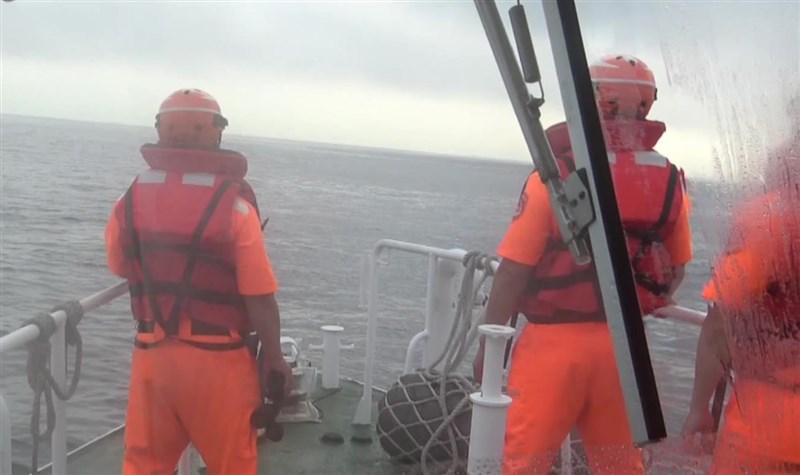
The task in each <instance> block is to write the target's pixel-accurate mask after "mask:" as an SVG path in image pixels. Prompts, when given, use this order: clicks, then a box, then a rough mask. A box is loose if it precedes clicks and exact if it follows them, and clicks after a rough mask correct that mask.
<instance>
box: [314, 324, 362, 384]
mask: <svg viewBox="0 0 800 475" xmlns="http://www.w3.org/2000/svg"><path fill="white" fill-rule="evenodd" d="M320 329H321V330H322V345H309V348H310V349H312V350H322V387H323V388H324V389H336V388H338V387H339V366H340V365H339V362H340V360H341V358H340V356H341V350H352V349H353V348H355V346H354V345H342V342H341V338H340V337H341V333H342V332H343V331H344V327H340V326H339V325H322V327H320Z"/></svg>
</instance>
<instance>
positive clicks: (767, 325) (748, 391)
mask: <svg viewBox="0 0 800 475" xmlns="http://www.w3.org/2000/svg"><path fill="white" fill-rule="evenodd" d="M798 105H800V104H798ZM794 113H795V114H796V113H797V112H796V111H794ZM794 132H795V134H794V138H793V139H792V140H790V141H789V142H788V145H787V146H785V147H781V148H780V149H779V150H778V151H777V152H775V153H774V154H773V155H772V156H771V157H770V158H769V161H768V164H767V171H766V177H765V182H766V193H764V194H763V195H761V196H760V197H758V198H757V199H754V200H751V201H749V202H747V203H746V204H745V205H744V206H743V207H742V208H741V209H739V210H738V211H737V212H736V213H735V215H734V216H735V219H734V221H733V224H732V227H731V234H730V238H729V241H728V243H727V249H726V250H725V253H724V254H723V255H722V256H721V257H720V259H719V261H718V262H717V264H716V266H715V267H714V269H713V277H712V279H711V281H710V282H709V283H708V284H707V285H706V287H705V289H704V291H703V296H704V297H705V299H706V300H707V301H708V302H709V311H708V315H707V316H706V320H705V322H704V323H703V328H702V330H701V333H700V339H699V342H698V346H697V360H696V362H695V380H694V388H693V391H692V400H691V405H690V409H689V415H688V417H687V419H686V422H685V424H684V433H685V434H687V435H691V434H695V433H707V432H711V431H712V430H713V419H712V416H711V414H710V412H709V401H710V400H711V397H712V395H713V393H714V389H715V387H716V385H717V384H718V383H719V381H720V380H721V379H722V378H723V377H726V375H729V376H731V375H732V376H733V378H732V391H731V397H730V400H729V402H728V406H727V409H726V411H725V419H724V424H723V426H722V429H721V431H720V434H719V436H718V437H717V443H716V448H715V454H714V463H713V468H712V471H711V472H712V473H713V474H715V475H727V474H738V473H749V474H754V475H760V474H770V475H772V474H779V473H780V474H784V473H787V474H788V473H800V191H798V190H799V189H800V188H798V187H799V186H800V121H798V122H796V123H795V131H794Z"/></svg>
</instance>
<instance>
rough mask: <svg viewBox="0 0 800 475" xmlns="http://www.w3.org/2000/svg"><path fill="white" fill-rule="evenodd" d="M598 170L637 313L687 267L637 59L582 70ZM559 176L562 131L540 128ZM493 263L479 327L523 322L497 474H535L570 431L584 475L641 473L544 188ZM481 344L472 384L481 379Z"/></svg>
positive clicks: (532, 192) (595, 310) (607, 342)
mask: <svg viewBox="0 0 800 475" xmlns="http://www.w3.org/2000/svg"><path fill="white" fill-rule="evenodd" d="M590 69H591V76H592V81H593V83H594V85H595V96H596V99H597V101H598V108H599V110H600V112H601V114H602V122H603V129H604V133H605V141H606V146H607V148H608V149H609V162H610V163H611V164H612V174H613V177H614V182H615V189H616V195H617V200H618V202H619V208H620V214H621V217H622V221H623V226H624V228H625V231H626V236H627V241H628V248H629V253H630V257H631V261H632V264H633V270H634V275H635V277H636V283H637V290H638V297H639V300H640V305H641V307H642V313H643V314H647V313H648V312H650V311H652V310H654V309H655V308H658V307H661V306H664V305H667V304H668V303H670V301H671V295H672V293H673V292H674V291H675V290H676V288H677V287H678V285H679V284H680V281H681V279H682V277H683V267H684V265H685V264H686V263H687V262H689V261H690V260H691V255H692V254H691V234H690V230H689V222H688V212H689V207H688V199H687V198H686V193H685V185H684V181H683V174H682V171H680V170H679V169H678V168H677V167H675V166H674V165H673V164H671V163H670V162H669V160H667V159H666V158H665V157H664V156H662V155H660V154H658V153H657V152H655V151H654V150H653V147H654V146H655V145H656V143H657V141H658V140H659V138H660V137H661V135H662V134H663V133H664V131H665V126H664V124H663V123H661V122H655V121H649V120H646V119H645V118H646V116H647V114H648V112H649V111H650V108H651V106H652V105H653V102H654V101H655V99H656V87H655V79H654V76H653V73H652V71H650V69H649V68H648V67H647V66H646V65H645V64H644V63H643V62H642V61H641V60H639V59H637V58H633V57H629V56H621V55H618V56H607V57H604V58H602V59H601V60H600V61H599V62H597V63H595V64H593V65H592V66H591V68H590ZM547 135H548V138H549V141H550V145H551V147H552V149H553V153H554V155H555V156H556V158H557V160H558V162H559V166H560V167H561V173H562V177H565V176H566V173H568V172H569V171H571V170H573V169H574V166H575V165H574V160H573V158H572V151H571V145H570V142H569V136H568V133H567V128H566V125H565V124H563V123H562V124H558V125H555V126H553V127H550V128H549V129H548V130H547ZM498 254H499V255H500V256H501V257H502V258H503V260H502V262H501V264H500V267H499V269H498V271H497V274H496V276H495V278H494V283H493V286H492V290H491V295H490V297H489V302H488V306H487V310H486V322H487V323H495V324H504V323H506V322H507V321H508V318H509V316H510V315H512V313H522V314H524V315H525V317H526V318H527V320H528V322H529V324H528V325H527V326H526V327H525V329H524V330H523V332H522V334H521V336H520V337H519V340H518V342H517V344H516V346H515V348H514V352H513V356H512V358H513V359H512V365H511V369H510V374H509V379H508V393H509V395H510V396H511V397H512V398H513V402H512V403H511V407H510V408H509V413H508V423H507V428H506V443H505V453H504V460H503V467H504V468H503V471H504V473H505V474H508V473H517V472H518V473H525V474H529V473H534V474H539V473H541V474H546V473H549V469H550V467H551V466H552V464H553V461H554V458H555V455H556V454H557V453H558V450H559V447H560V445H561V442H562V441H563V440H564V439H565V437H566V436H567V435H568V434H569V433H570V431H571V430H572V428H573V427H575V426H577V427H578V429H579V430H580V432H581V437H582V439H583V442H584V445H585V447H586V451H587V455H588V458H589V463H590V466H591V469H592V472H593V473H594V474H596V475H597V474H615V475H620V474H630V473H639V474H640V473H642V471H643V467H642V461H641V456H640V454H639V452H638V450H636V449H635V447H634V446H633V443H632V436H631V432H630V428H629V425H628V419H627V415H626V410H625V402H624V400H623V394H622V388H621V385H620V381H619V375H618V373H617V367H616V362H615V359H614V349H613V345H612V340H611V334H610V331H609V329H608V326H607V324H606V319H605V313H604V310H603V305H602V303H601V302H602V301H601V297H600V294H599V291H598V289H597V277H596V274H595V270H594V267H593V266H592V265H588V266H577V265H576V264H575V262H574V260H573V259H572V256H571V255H570V253H569V251H568V249H567V247H566V246H565V245H564V243H563V241H562V238H561V236H560V233H559V230H558V225H557V223H556V221H555V217H554V214H553V211H552V208H551V206H550V200H549V197H548V193H547V190H546V188H545V186H544V185H543V184H542V182H541V181H540V179H539V177H538V175H537V173H536V172H535V171H534V172H533V174H531V176H530V177H529V178H528V181H527V183H526V185H525V188H524V190H523V192H522V195H521V196H520V200H519V204H518V208H517V213H516V215H515V216H514V218H513V220H512V222H511V225H510V227H509V229H508V232H507V233H506V235H505V237H504V238H503V240H502V242H501V244H500V246H499V249H498ZM483 353H484V347H483V342H481V346H480V349H479V351H478V354H477V356H476V359H475V363H474V367H475V376H476V378H479V379H480V377H481V373H482V371H483V369H482V364H483Z"/></svg>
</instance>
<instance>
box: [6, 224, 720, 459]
mask: <svg viewBox="0 0 800 475" xmlns="http://www.w3.org/2000/svg"><path fill="white" fill-rule="evenodd" d="M388 249H393V250H398V251H403V252H407V253H411V254H417V255H426V256H428V280H427V296H426V312H425V327H424V329H423V331H422V332H420V333H417V334H416V335H415V336H414V337H413V338H412V339H411V341H410V342H409V346H408V350H407V353H406V362H405V364H404V367H405V370H406V372H408V371H410V370H412V369H413V368H410V365H411V361H412V360H413V354H414V352H415V350H416V349H417V348H418V347H419V346H421V345H423V344H424V354H423V360H424V362H425V364H429V363H431V362H433V360H434V359H435V358H436V357H437V356H438V355H439V354H440V353H441V351H442V349H443V348H444V345H445V344H446V340H447V336H448V335H449V331H450V327H451V325H452V323H453V319H454V315H453V306H454V304H455V299H456V298H457V295H458V291H457V285H458V282H459V279H460V277H461V274H463V271H462V267H461V265H460V263H461V262H462V261H463V259H464V257H465V256H466V255H467V251H465V250H463V249H441V248H436V247H431V246H425V245H420V244H414V243H408V242H402V241H395V240H388V239H385V240H381V241H379V242H378V243H377V244H376V245H375V247H374V249H373V251H372V253H371V254H370V255H369V259H367V260H365V261H364V262H362V267H361V269H362V279H361V295H362V300H367V305H368V322H367V345H366V361H365V370H364V393H363V394H362V398H361V401H360V402H359V405H358V408H357V410H356V414H355V416H354V419H353V422H354V423H355V424H371V413H372V391H371V390H370V389H371V388H372V387H373V372H374V356H375V346H376V337H377V326H378V320H377V318H378V308H377V305H378V283H379V278H378V264H379V262H380V259H381V257H382V255H383V252H384V251H385V250H388ZM492 269H493V270H497V263H496V262H492ZM478 280H479V279H478ZM478 280H476V281H478ZM365 283H366V284H367V285H365ZM126 293H127V284H126V282H120V283H118V284H116V285H114V286H112V287H109V288H107V289H104V290H102V291H100V292H98V293H96V294H93V295H90V296H88V297H86V298H84V299H82V300H80V301H79V303H80V304H81V307H82V308H83V310H84V313H89V312H91V311H93V310H95V309H97V308H98V307H101V306H103V305H106V304H108V303H109V302H111V301H113V300H114V299H116V298H118V297H120V296H122V295H124V294H126ZM365 294H367V295H365ZM365 297H366V298H365ZM653 313H654V315H656V316H658V317H662V318H668V319H672V320H676V321H680V322H684V323H689V324H692V325H700V324H702V322H703V318H704V314H703V313H702V312H698V311H696V310H691V309H687V308H683V307H679V306H669V307H665V308H662V309H659V310H657V311H655V312H653ZM51 317H52V318H53V321H54V322H55V323H56V326H57V330H56V332H55V333H54V334H53V335H52V336H51V345H52V351H51V355H50V358H51V361H50V368H51V371H52V374H53V379H54V381H55V382H56V383H57V384H59V385H64V384H65V381H66V365H65V364H64V357H65V355H66V340H65V322H66V319H67V315H66V313H65V312H64V311H62V310H58V311H55V312H53V313H52V314H51ZM38 337H39V328H38V327H37V326H36V325H33V324H29V325H26V326H24V327H22V328H20V329H18V330H16V331H13V332H11V333H9V334H7V335H5V336H3V337H0V357H2V355H5V354H7V353H9V352H11V351H16V350H20V349H23V348H25V347H26V345H27V344H28V343H31V342H32V341H34V340H36V339H37V338H38ZM54 409H55V420H56V423H55V429H54V430H53V433H52V436H51V450H52V458H51V460H52V461H51V463H50V464H49V465H50V466H51V471H52V473H55V474H64V473H67V469H66V463H67V443H66V426H65V424H64V421H65V420H66V411H67V406H66V401H62V400H60V399H59V398H54ZM564 444H565V445H564V447H566V448H567V449H568V448H569V444H570V439H569V437H568V438H567V439H566V440H565V442H564ZM566 453H567V454H569V451H568V450H567V451H566ZM189 454H190V449H187V450H186V451H185V452H184V454H183V456H182V458H181V461H180V463H179V465H178V473H179V474H180V475H183V474H187V473H188V472H189V468H190V466H189V465H190V464H189ZM565 465H566V466H567V467H568V464H565ZM11 469H12V458H11V428H10V414H9V411H8V407H7V405H6V402H5V400H4V399H3V395H2V394H1V393H0V475H6V474H8V475H10V474H11ZM565 473H567V472H565Z"/></svg>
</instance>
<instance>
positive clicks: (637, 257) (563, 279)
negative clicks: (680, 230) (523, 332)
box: [518, 151, 683, 324]
mask: <svg viewBox="0 0 800 475" xmlns="http://www.w3.org/2000/svg"><path fill="white" fill-rule="evenodd" d="M623 154H626V155H627V157H626V156H625V155H623ZM618 155H619V156H618ZM631 155H632V157H631ZM609 157H610V158H609V161H610V162H611V164H612V172H614V171H617V170H619V167H620V166H624V167H631V164H630V163H629V164H617V161H618V159H619V160H623V159H627V160H629V159H631V158H632V159H633V163H634V164H635V165H636V166H637V167H645V168H647V167H651V166H655V167H667V166H668V167H669V175H668V178H667V179H666V181H667V183H666V185H665V187H664V188H665V191H664V198H663V202H662V203H663V204H662V206H661V208H660V212H659V215H658V218H657V219H656V220H655V222H653V220H652V219H650V220H648V219H647V218H646V216H643V215H639V216H631V215H628V216H626V215H624V214H623V216H622V221H623V226H624V227H625V231H626V237H627V240H628V252H629V253H630V255H631V258H632V266H633V269H634V278H635V280H636V283H637V284H638V286H639V287H640V288H638V289H637V290H638V291H639V292H638V294H639V295H638V296H639V300H640V305H641V306H642V309H643V313H648V312H649V311H652V310H653V309H654V308H655V307H657V306H661V305H660V303H661V301H662V300H663V301H664V302H665V300H664V299H663V297H664V295H665V294H666V292H667V291H668V290H669V288H670V283H669V282H666V283H665V282H660V281H658V280H656V279H655V278H653V277H652V276H651V275H650V274H649V273H648V272H647V270H646V269H643V268H642V265H643V261H644V260H645V259H646V258H648V257H651V253H652V252H654V250H653V244H655V243H658V242H662V241H663V237H664V233H665V231H668V230H670V229H669V228H671V226H673V225H674V221H675V219H676V217H677V214H678V213H679V209H676V205H681V206H682V204H683V201H682V196H683V193H681V194H680V195H679V194H678V191H682V189H681V190H679V188H678V186H679V185H681V186H682V181H680V180H679V178H680V173H679V171H678V169H677V167H675V166H674V165H673V164H671V163H669V161H668V160H667V159H666V157H663V156H661V155H659V154H658V153H656V152H652V151H644V152H622V153H614V152H609ZM559 167H560V168H561V175H562V177H566V176H567V175H568V173H570V172H571V171H573V170H574V164H573V162H572V161H571V158H563V157H562V158H561V159H560V160H559ZM623 170H625V169H623ZM628 171H630V170H628ZM654 175H656V174H654ZM662 179H663V178H662ZM618 183H619V182H618ZM618 186H625V184H624V183H619V185H618ZM621 194H622V193H619V192H618V193H617V195H618V198H620V195H621ZM628 208H629V207H628ZM625 211H626V206H623V204H622V203H621V206H620V212H621V213H624V212H625ZM631 214H633V213H631ZM554 219H555V218H554ZM648 221H650V222H648ZM552 229H556V230H557V229H558V226H557V224H556V223H555V222H553V225H552ZM590 248H591V244H590ZM648 293H649V294H650V295H647V294H648ZM600 295H601V292H600V288H599V282H598V280H597V275H596V272H595V269H594V266H593V265H591V264H590V265H585V266H577V265H576V264H575V261H574V260H573V258H572V255H571V254H570V252H569V250H568V248H567V246H566V245H565V244H564V242H563V240H562V239H561V237H560V235H557V236H553V237H552V238H551V240H550V241H549V242H548V244H547V247H546V248H545V252H544V254H543V256H542V258H541V260H540V262H539V264H538V265H537V266H536V267H535V268H534V270H533V272H532V273H531V277H530V279H529V281H528V285H527V286H526V290H525V294H524V296H523V298H522V299H521V302H520V303H519V304H518V311H520V312H521V313H523V314H525V316H526V317H527V318H528V321H530V322H531V323H537V324H554V323H581V322H603V321H605V312H604V309H603V306H602V305H601V300H600ZM659 299H661V300H659Z"/></svg>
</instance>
